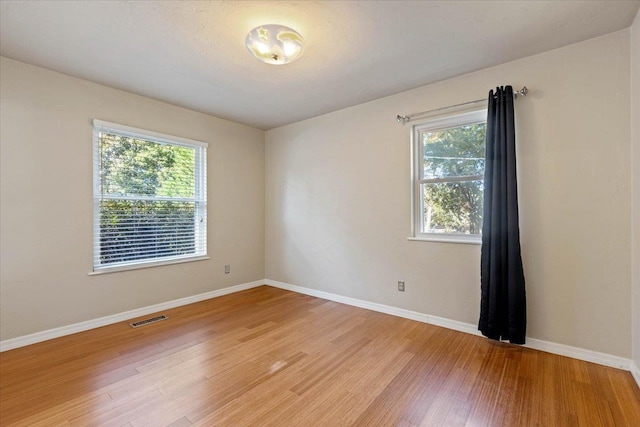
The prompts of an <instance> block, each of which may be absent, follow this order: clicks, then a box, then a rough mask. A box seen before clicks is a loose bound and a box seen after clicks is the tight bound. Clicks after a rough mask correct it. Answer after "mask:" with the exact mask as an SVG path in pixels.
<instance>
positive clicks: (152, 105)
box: [0, 58, 264, 340]
mask: <svg viewBox="0 0 640 427" xmlns="http://www.w3.org/2000/svg"><path fill="white" fill-rule="evenodd" d="M0 66H1V69H0V78H1V79H0V85H1V91H2V96H1V97H0V101H1V104H0V114H1V115H0V122H1V133H0V141H1V159H2V160H1V174H2V175H1V183H2V187H1V202H0V206H1V211H0V212H1V217H2V223H1V235H0V237H1V238H0V240H1V259H2V264H1V266H0V270H1V281H0V283H1V285H0V286H1V288H0V301H1V305H0V313H1V319H0V325H1V329H0V337H1V339H2V340H5V339H9V338H13V337H17V336H21V335H25V334H29V333H32V332H37V331H42V330H46V329H50V328H54V327H58V326H62V325H67V324H71V323H75V322H79V321H84V320H89V319H94V318H97V317H101V316H105V315H110V314H115V313H119V312H122V311H126V310H131V309H135V308H140V307H144V306H147V305H151V304H155V303H160V302H164V301H169V300H173V299H176V298H181V297H186V296H190V295H195V294H199V293H202V292H206V291H211V290H214V289H218V288H223V287H227V286H231V285H235V284H240V283H246V282H250V281H254V280H259V279H262V278H264V186H263V185H262V183H263V180H264V133H263V132H262V131H261V130H257V129H253V128H250V127H247V126H243V125H239V124H236V123H232V122H229V121H225V120H220V119H217V118H215V117H212V116H208V115H205V114H200V113H196V112H193V111H189V110H186V109H183V108H178V107H175V106H172V105H168V104H165V103H162V102H158V101H153V100H151V99H147V98H143V97H140V96H136V95H132V94H129V93H126V92H122V91H118V90H114V89H110V88H107V87H104V86H100V85H97V84H94V83H90V82H87V81H84V80H80V79H76V78H72V77H68V76H65V75H62V74H58V73H55V72H52V71H48V70H45V69H42V68H38V67H33V66H30V65H26V64H23V63H20V62H16V61H13V60H9V59H6V58H2V59H1V63H0ZM93 118H99V119H103V120H108V121H111V122H116V123H120V124H125V125H130V126H135V127H139V128H142V129H149V130H153V131H157V132H163V133H167V134H171V135H177V136H182V137H185V138H191V139H196V140H201V141H205V142H208V143H209V150H208V201H209V212H208V214H209V216H208V218H209V227H208V246H209V255H210V257H211V259H210V260H207V261H198V262H191V263H184V264H179V265H171V266H163V267H156V268H148V269H142V270H135V271H128V272H118V273H112V274H104V275H99V276H88V274H87V273H88V272H89V271H91V268H92V244H93V242H92V127H91V120H92V119H93ZM224 264H231V274H229V275H225V274H224Z"/></svg>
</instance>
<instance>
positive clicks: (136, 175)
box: [94, 131, 206, 265]
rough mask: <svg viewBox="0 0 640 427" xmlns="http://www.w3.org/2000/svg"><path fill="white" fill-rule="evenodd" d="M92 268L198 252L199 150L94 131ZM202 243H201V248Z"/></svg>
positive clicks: (199, 217)
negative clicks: (96, 226) (95, 235)
mask: <svg viewBox="0 0 640 427" xmlns="http://www.w3.org/2000/svg"><path fill="white" fill-rule="evenodd" d="M97 144H98V145H97V148H98V153H97V155H98V156H99V158H98V159H97V163H96V165H97V166H98V167H99V176H98V177H97V179H98V181H97V185H98V187H97V188H96V190H97V191H98V192H99V194H96V197H97V200H98V201H97V205H96V206H97V220H98V221H99V241H98V242H97V244H98V245H99V247H98V252H97V253H96V257H97V259H95V260H94V264H96V265H111V264H117V263H131V262H136V261H138V262H139V261H145V260H148V259H157V258H164V257H175V256H180V255H187V254H196V252H198V247H197V246H198V245H197V241H196V240H197V235H198V226H199V225H200V223H202V222H203V221H204V215H206V212H204V211H203V210H202V209H203V204H202V203H201V202H202V200H201V199H199V198H198V194H197V193H198V190H197V188H196V184H197V182H196V179H197V176H196V172H197V171H196V169H197V162H198V155H197V150H198V149H200V150H202V152H204V149H201V148H199V147H188V146H182V145H177V144H176V145H171V144H163V143H158V142H154V141H148V140H144V139H139V138H134V137H130V136H126V135H121V134H118V133H115V132H114V133H112V132H106V131H100V132H99V133H98V141H97ZM203 244H206V243H203Z"/></svg>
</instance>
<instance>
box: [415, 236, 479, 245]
mask: <svg viewBox="0 0 640 427" xmlns="http://www.w3.org/2000/svg"><path fill="white" fill-rule="evenodd" d="M407 240H412V241H416V242H439V243H462V244H465V245H482V238H479V237H462V238H456V237H448V236H443V237H435V236H434V237H407Z"/></svg>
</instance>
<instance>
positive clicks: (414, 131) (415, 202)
mask: <svg viewBox="0 0 640 427" xmlns="http://www.w3.org/2000/svg"><path fill="white" fill-rule="evenodd" d="M486 120H487V109H486V108H482V109H477V110H473V111H467V112H464V113H453V114H450V115H447V116H445V117H438V118H432V119H428V120H424V121H422V122H420V123H417V124H415V125H414V126H412V128H411V237H409V238H408V240H419V241H430V242H447V243H467V244H481V243H482V235H480V234H459V233H425V232H423V231H422V225H423V224H422V221H423V218H422V212H423V209H424V206H423V205H424V200H423V197H422V191H421V186H422V184H426V183H434V182H454V181H469V180H478V179H484V176H480V175H478V176H470V177H466V176H465V177H447V178H427V179H423V178H422V174H423V167H424V166H423V159H424V155H423V146H422V141H421V140H420V133H421V132H424V131H438V130H443V129H448V128H452V127H457V126H463V125H469V124H476V123H482V122H486Z"/></svg>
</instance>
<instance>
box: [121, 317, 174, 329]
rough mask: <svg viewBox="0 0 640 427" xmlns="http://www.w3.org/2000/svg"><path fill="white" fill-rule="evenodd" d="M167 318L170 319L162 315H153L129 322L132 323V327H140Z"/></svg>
mask: <svg viewBox="0 0 640 427" xmlns="http://www.w3.org/2000/svg"><path fill="white" fill-rule="evenodd" d="M166 319H168V317H167V316H164V315H162V316H156V317H152V318H151V319H144V320H138V321H137V322H133V323H129V324H130V325H131V327H132V328H139V327H140V326H144V325H149V324H151V323H156V322H160V321H161V320H166Z"/></svg>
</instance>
